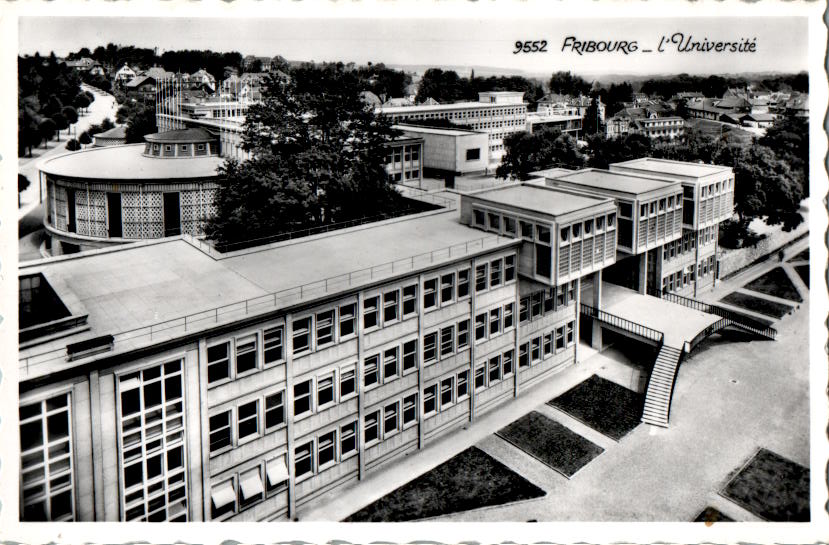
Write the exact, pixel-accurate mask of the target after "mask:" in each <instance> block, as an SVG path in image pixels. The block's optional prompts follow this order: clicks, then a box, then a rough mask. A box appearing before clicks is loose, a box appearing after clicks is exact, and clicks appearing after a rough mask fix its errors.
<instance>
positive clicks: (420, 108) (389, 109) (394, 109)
mask: <svg viewBox="0 0 829 545" xmlns="http://www.w3.org/2000/svg"><path fill="white" fill-rule="evenodd" d="M521 105H526V103H524V102H516V103H503V102H500V103H499V102H455V103H454V104H416V105H415V106H378V107H377V108H376V109H375V110H374V111H375V112H377V113H381V114H408V113H417V112H424V111H442V110H470V109H472V108H505V107H509V106H521Z"/></svg>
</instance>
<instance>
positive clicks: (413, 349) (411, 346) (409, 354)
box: [403, 339, 417, 373]
mask: <svg viewBox="0 0 829 545" xmlns="http://www.w3.org/2000/svg"><path fill="white" fill-rule="evenodd" d="M415 367H417V340H415V339H412V340H411V341H406V342H405V343H403V372H404V373H405V372H406V371H408V370H409V369H414V368H415Z"/></svg>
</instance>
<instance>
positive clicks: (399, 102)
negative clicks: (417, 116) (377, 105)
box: [383, 98, 414, 107]
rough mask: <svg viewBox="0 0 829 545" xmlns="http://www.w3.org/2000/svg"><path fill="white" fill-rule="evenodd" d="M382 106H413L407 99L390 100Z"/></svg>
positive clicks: (412, 102)
mask: <svg viewBox="0 0 829 545" xmlns="http://www.w3.org/2000/svg"><path fill="white" fill-rule="evenodd" d="M383 106H390V107H395V106H414V101H412V100H410V99H408V98H390V99H388V100H387V101H386V102H384V103H383Z"/></svg>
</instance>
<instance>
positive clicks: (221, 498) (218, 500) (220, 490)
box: [210, 481, 236, 511]
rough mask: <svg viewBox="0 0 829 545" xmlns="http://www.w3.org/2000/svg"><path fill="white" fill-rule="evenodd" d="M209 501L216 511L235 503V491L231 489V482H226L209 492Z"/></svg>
mask: <svg viewBox="0 0 829 545" xmlns="http://www.w3.org/2000/svg"><path fill="white" fill-rule="evenodd" d="M210 499H211V500H213V508H214V509H216V510H217V511H218V510H220V509H222V508H223V507H226V506H228V505H230V504H231V503H234V502H235V501H236V491H235V490H234V489H233V481H226V482H224V483H222V484H220V485H219V486H217V487H216V488H214V489H212V490H211V491H210Z"/></svg>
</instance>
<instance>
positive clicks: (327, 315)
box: [317, 310, 336, 348]
mask: <svg viewBox="0 0 829 545" xmlns="http://www.w3.org/2000/svg"><path fill="white" fill-rule="evenodd" d="M335 319H336V316H335V313H334V311H333V310H327V311H325V312H320V313H319V314H317V348H320V347H323V346H325V345H327V344H331V343H333V342H334V320H335Z"/></svg>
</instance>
